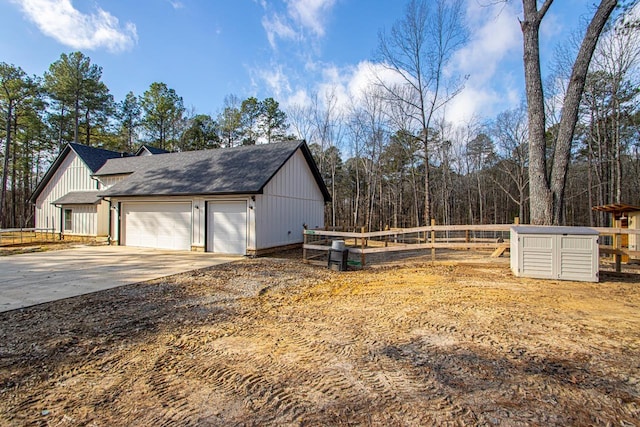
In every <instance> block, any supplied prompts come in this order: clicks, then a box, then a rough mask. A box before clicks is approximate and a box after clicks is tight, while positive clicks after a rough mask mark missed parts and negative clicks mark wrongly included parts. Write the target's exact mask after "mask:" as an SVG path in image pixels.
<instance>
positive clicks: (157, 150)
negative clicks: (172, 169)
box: [135, 144, 169, 156]
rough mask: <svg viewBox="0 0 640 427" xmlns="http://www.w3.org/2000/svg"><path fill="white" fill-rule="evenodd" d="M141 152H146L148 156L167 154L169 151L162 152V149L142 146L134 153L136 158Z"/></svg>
mask: <svg viewBox="0 0 640 427" xmlns="http://www.w3.org/2000/svg"><path fill="white" fill-rule="evenodd" d="M143 151H148V152H149V154H166V153H169V151H167V150H163V149H162V148H156V147H152V146H151V145H147V144H144V145H143V146H141V147H140V148H138V151H136V154H135V155H136V156H140V155H141V154H142V152H143Z"/></svg>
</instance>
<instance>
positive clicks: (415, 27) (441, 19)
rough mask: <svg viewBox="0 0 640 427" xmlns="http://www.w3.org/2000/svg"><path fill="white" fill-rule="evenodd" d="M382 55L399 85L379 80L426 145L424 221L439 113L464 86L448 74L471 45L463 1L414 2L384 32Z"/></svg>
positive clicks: (428, 215) (427, 216)
mask: <svg viewBox="0 0 640 427" xmlns="http://www.w3.org/2000/svg"><path fill="white" fill-rule="evenodd" d="M379 39H380V41H379V48H378V51H379V57H380V60H381V61H382V65H383V66H384V67H385V68H386V69H387V70H389V71H391V72H393V74H395V75H396V76H397V77H398V78H399V79H398V80H399V83H395V84H393V83H390V82H389V81H386V80H384V79H383V78H382V77H380V76H379V83H380V85H381V86H382V87H383V88H384V91H385V96H386V98H387V100H388V101H389V102H392V103H399V104H403V107H402V109H403V110H404V111H405V112H406V114H407V115H408V116H409V117H411V118H412V120H413V126H414V127H415V128H416V129H415V130H416V134H418V135H420V138H421V140H422V145H423V160H424V166H425V174H424V222H425V223H428V222H429V221H430V219H431V217H432V213H431V190H430V187H431V185H430V182H429V179H430V177H429V151H430V147H429V145H430V140H431V135H430V134H431V127H432V125H433V123H434V120H435V118H436V115H437V114H438V113H439V112H440V111H441V109H442V108H443V107H444V106H445V105H446V104H447V103H448V102H449V101H450V100H451V99H453V97H455V96H456V95H457V94H458V93H459V92H460V90H461V89H462V87H463V84H462V81H461V79H460V78H458V77H456V76H454V77H447V76H445V73H444V70H445V67H446V66H447V65H448V64H449V63H450V61H451V59H452V57H453V54H454V53H455V52H456V51H457V50H458V49H459V48H460V47H461V46H462V45H463V44H464V43H465V42H466V40H467V29H466V27H465V25H464V9H463V2H462V1H461V0H453V1H448V0H435V1H427V0H411V1H410V2H409V4H408V5H407V8H406V10H405V15H404V17H403V18H402V19H401V20H400V21H398V22H397V23H396V24H395V25H394V26H393V27H392V28H391V30H390V31H389V32H382V33H380V37H379Z"/></svg>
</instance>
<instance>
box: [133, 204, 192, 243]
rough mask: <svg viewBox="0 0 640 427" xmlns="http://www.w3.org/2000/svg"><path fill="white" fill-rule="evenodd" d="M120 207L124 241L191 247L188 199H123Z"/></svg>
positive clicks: (189, 205)
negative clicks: (184, 201) (127, 201)
mask: <svg viewBox="0 0 640 427" xmlns="http://www.w3.org/2000/svg"><path fill="white" fill-rule="evenodd" d="M122 210H123V215H122V217H121V221H122V222H121V224H122V236H123V240H124V244H125V245H127V246H140V247H145V248H157V249H175V250H187V251H188V250H190V249H191V203H124V204H123V208H122Z"/></svg>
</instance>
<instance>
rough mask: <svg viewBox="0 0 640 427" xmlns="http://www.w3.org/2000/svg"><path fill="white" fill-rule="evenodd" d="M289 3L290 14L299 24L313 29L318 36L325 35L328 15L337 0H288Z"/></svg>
mask: <svg viewBox="0 0 640 427" xmlns="http://www.w3.org/2000/svg"><path fill="white" fill-rule="evenodd" d="M287 4H288V7H287V9H288V11H289V16H290V17H291V18H292V19H293V20H294V21H295V22H296V23H297V24H298V25H300V26H302V27H304V28H306V29H308V30H311V32H312V33H314V34H315V35H316V36H319V37H322V36H324V33H325V28H324V25H325V21H326V15H327V14H328V13H329V12H330V11H331V8H332V7H333V5H334V4H335V0H288V1H287Z"/></svg>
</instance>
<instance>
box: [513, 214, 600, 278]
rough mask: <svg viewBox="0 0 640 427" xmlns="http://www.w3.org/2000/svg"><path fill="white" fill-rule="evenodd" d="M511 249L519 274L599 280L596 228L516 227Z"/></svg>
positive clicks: (536, 276) (535, 276)
mask: <svg viewBox="0 0 640 427" xmlns="http://www.w3.org/2000/svg"><path fill="white" fill-rule="evenodd" d="M510 252H511V271H513V274H514V275H516V276H518V277H532V278H538V279H559V280H577V281H584V282H597V281H598V272H599V268H598V267H599V264H598V263H599V259H598V258H599V247H598V232H597V231H596V230H594V229H592V228H588V227H543V226H535V225H520V226H514V227H511V240H510Z"/></svg>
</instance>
